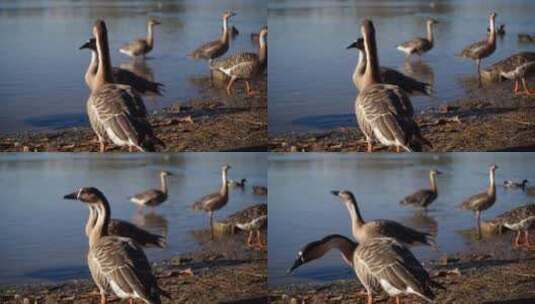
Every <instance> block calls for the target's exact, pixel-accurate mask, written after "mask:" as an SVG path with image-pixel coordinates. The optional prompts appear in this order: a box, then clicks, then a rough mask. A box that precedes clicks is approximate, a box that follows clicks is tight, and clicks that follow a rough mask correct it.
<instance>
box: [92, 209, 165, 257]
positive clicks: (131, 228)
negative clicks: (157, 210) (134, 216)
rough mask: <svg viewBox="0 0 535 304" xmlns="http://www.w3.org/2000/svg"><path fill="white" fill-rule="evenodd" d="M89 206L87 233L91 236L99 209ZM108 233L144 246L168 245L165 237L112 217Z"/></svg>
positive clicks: (162, 246)
mask: <svg viewBox="0 0 535 304" xmlns="http://www.w3.org/2000/svg"><path fill="white" fill-rule="evenodd" d="M88 207H89V218H88V220H87V224H86V226H85V235H86V236H87V237H89V236H90V234H91V230H92V229H93V226H94V225H95V223H96V221H97V211H96V210H95V208H94V207H93V206H91V205H89V206H88ZM108 234H109V235H112V236H118V237H126V238H131V239H133V240H134V241H136V242H137V243H138V244H139V245H141V246H143V247H150V246H155V247H159V248H165V247H167V241H166V239H165V237H163V236H161V235H157V234H153V233H150V232H148V231H147V230H145V229H141V228H139V227H138V226H136V225H134V224H131V223H129V222H127V221H122V220H119V219H110V223H109V224H108Z"/></svg>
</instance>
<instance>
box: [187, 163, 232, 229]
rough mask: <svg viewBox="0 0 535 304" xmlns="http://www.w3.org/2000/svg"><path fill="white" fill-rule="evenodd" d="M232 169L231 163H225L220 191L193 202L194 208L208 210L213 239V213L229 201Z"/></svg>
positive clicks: (222, 169)
mask: <svg viewBox="0 0 535 304" xmlns="http://www.w3.org/2000/svg"><path fill="white" fill-rule="evenodd" d="M229 169H230V166H229V165H224V166H223V167H221V179H222V181H221V188H220V189H219V191H218V192H214V193H210V194H208V195H205V196H203V197H201V198H200V199H199V200H197V201H196V202H195V203H193V205H192V208H193V210H197V211H204V212H208V216H209V217H210V234H211V237H212V239H214V225H213V214H214V212H215V211H217V210H219V209H221V208H223V207H225V205H227V203H228V196H229V193H228V170H229Z"/></svg>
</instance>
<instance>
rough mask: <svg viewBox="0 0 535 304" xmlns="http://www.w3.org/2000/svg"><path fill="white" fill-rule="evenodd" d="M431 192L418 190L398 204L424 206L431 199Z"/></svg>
mask: <svg viewBox="0 0 535 304" xmlns="http://www.w3.org/2000/svg"><path fill="white" fill-rule="evenodd" d="M433 194H434V193H433V191H431V190H429V189H422V190H418V191H416V192H414V193H412V194H410V195H407V196H406V197H405V198H404V199H403V200H402V201H401V202H400V203H401V204H402V205H419V206H424V205H425V203H426V202H427V201H428V200H429V199H430V198H431V197H433Z"/></svg>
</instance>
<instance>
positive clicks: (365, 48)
mask: <svg viewBox="0 0 535 304" xmlns="http://www.w3.org/2000/svg"><path fill="white" fill-rule="evenodd" d="M496 16H497V15H496V13H491V14H490V16H489V31H488V37H487V39H485V40H482V41H479V42H475V43H473V44H471V45H469V46H467V47H466V48H465V49H464V50H463V51H462V52H461V53H460V54H459V56H460V57H463V58H468V59H472V60H475V61H476V66H477V76H478V83H479V86H480V87H481V86H482V83H481V72H480V64H481V60H482V59H484V58H487V57H489V56H490V55H492V53H494V51H495V49H496V35H497V32H499V31H500V29H496V27H495V21H496ZM436 24H438V21H436V20H434V19H428V20H427V37H426V38H423V37H418V38H414V39H412V40H409V41H407V42H404V43H402V44H400V45H399V46H398V47H397V49H398V50H400V51H401V52H403V53H405V54H406V55H407V59H409V57H410V56H412V55H418V56H421V55H422V54H424V53H426V52H428V51H430V50H431V49H432V48H433V45H434V39H433V27H434V26H435V25H436ZM501 29H502V30H503V28H501ZM361 33H362V38H359V39H358V40H356V41H355V42H354V43H352V44H351V45H349V46H348V47H347V48H348V49H351V48H356V49H357V50H358V52H359V59H358V62H357V65H356V67H355V70H354V72H353V76H352V79H353V83H354V84H355V86H356V87H357V89H358V90H359V94H358V96H357V98H356V100H355V115H356V118H357V123H358V127H359V128H360V130H361V131H362V133H363V134H364V136H365V138H366V142H367V151H368V152H373V149H374V146H373V145H374V143H376V142H378V143H380V144H382V145H384V146H387V147H395V149H396V151H397V152H400V151H401V150H402V149H403V150H405V151H409V152H412V151H422V149H423V146H428V147H431V148H432V144H431V143H430V142H429V141H428V140H427V139H425V138H424V137H423V136H422V135H421V132H420V128H419V126H418V124H417V123H416V122H415V120H414V109H413V106H412V103H411V100H410V98H409V96H408V94H416V93H418V94H424V95H430V94H431V91H432V90H431V86H430V85H429V84H427V83H423V82H420V81H418V80H416V79H413V78H411V77H409V76H406V75H404V74H402V73H400V72H398V71H396V70H394V69H389V68H384V67H381V66H380V65H379V57H378V53H377V44H376V40H375V28H374V25H373V23H372V21H370V20H368V19H365V20H364V21H362V24H361ZM493 68H495V69H496V70H497V71H498V72H499V75H500V76H501V77H503V78H506V79H511V80H514V93H515V94H523V95H533V94H535V91H533V90H531V89H530V88H529V87H528V85H527V82H526V77H528V76H530V75H534V74H535V53H533V52H521V53H517V54H514V55H512V56H510V57H508V58H506V59H504V60H502V61H500V62H498V63H496V64H494V65H493ZM520 84H522V86H523V90H521V89H520Z"/></svg>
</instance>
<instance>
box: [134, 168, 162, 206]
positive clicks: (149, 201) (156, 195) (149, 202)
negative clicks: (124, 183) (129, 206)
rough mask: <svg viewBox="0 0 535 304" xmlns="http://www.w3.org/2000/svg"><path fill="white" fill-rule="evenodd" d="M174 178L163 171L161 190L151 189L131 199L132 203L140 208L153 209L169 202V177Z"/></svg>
mask: <svg viewBox="0 0 535 304" xmlns="http://www.w3.org/2000/svg"><path fill="white" fill-rule="evenodd" d="M168 176H173V174H171V173H170V172H167V171H161V172H160V189H149V190H147V191H143V192H141V193H138V194H136V195H134V196H132V197H130V198H129V199H130V201H131V202H132V203H134V204H137V205H139V206H140V207H144V206H150V207H152V208H154V207H156V206H159V205H161V204H162V203H163V202H165V201H166V200H167V193H168V187H167V177H168Z"/></svg>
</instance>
